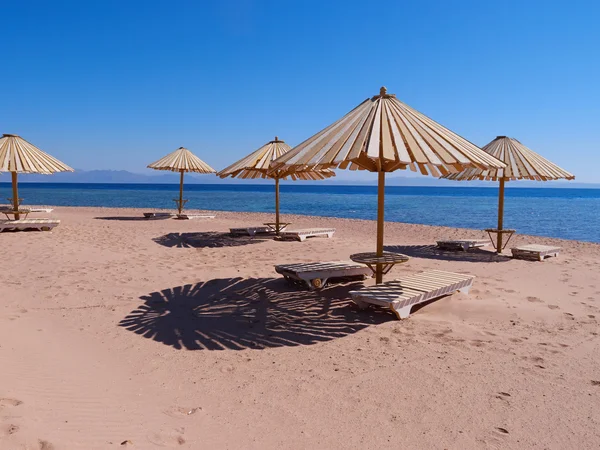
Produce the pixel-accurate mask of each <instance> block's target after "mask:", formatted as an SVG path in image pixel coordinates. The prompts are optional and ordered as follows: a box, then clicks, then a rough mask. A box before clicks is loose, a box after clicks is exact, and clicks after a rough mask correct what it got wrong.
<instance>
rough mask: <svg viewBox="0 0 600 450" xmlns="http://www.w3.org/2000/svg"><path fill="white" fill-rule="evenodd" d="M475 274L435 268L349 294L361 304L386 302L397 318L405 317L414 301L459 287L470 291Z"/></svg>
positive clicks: (418, 301)
mask: <svg viewBox="0 0 600 450" xmlns="http://www.w3.org/2000/svg"><path fill="white" fill-rule="evenodd" d="M474 278H475V277H474V276H473V275H465V274H459V273H452V272H443V271H439V270H432V271H430V272H424V273H420V274H416V275H412V276H407V277H406V278H403V279H399V280H394V281H389V282H387V283H383V284H379V285H376V286H370V287H365V288H362V289H359V290H357V291H351V292H350V295H351V297H352V301H353V302H354V303H356V305H357V306H358V307H359V308H366V307H367V306H369V305H370V304H373V305H377V306H384V307H387V308H390V309H391V310H392V311H393V312H394V314H396V317H398V319H406V318H407V317H408V316H409V315H410V310H411V309H412V307H413V306H414V305H417V304H419V303H423V302H426V301H429V300H432V299H434V298H438V297H443V296H445V295H449V294H453V293H455V292H457V291H461V292H465V293H467V292H468V291H469V288H470V287H471V285H472V284H473V279H474Z"/></svg>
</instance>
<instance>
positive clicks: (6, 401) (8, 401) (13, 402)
mask: <svg viewBox="0 0 600 450" xmlns="http://www.w3.org/2000/svg"><path fill="white" fill-rule="evenodd" d="M22 403H23V402H22V401H21V400H17V399H16V398H2V397H0V408H4V407H7V406H19V405H21V404H22Z"/></svg>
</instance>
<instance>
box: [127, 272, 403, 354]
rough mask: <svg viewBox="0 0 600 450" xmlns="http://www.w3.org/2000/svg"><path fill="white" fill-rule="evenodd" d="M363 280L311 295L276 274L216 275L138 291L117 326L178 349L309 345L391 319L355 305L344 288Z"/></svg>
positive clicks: (357, 285) (380, 311) (240, 348)
mask: <svg viewBox="0 0 600 450" xmlns="http://www.w3.org/2000/svg"><path fill="white" fill-rule="evenodd" d="M360 285H361V284H357V283H353V284H346V285H337V286H334V287H331V288H329V289H324V290H322V291H320V292H314V291H308V290H299V289H298V288H294V287H292V286H290V285H288V284H287V283H286V282H285V281H284V280H283V279H280V278H258V279H255V278H254V279H253V278H250V279H244V278H224V279H214V280H210V281H207V282H201V283H197V284H194V285H185V286H178V287H175V288H171V289H165V290H163V291H160V292H153V293H151V294H149V295H147V296H143V297H141V299H142V300H143V301H144V303H143V304H142V305H140V306H139V307H138V308H137V309H135V310H134V311H132V312H131V313H130V314H129V315H128V316H127V317H125V318H124V319H123V320H122V321H121V322H120V324H119V325H120V326H122V327H124V328H127V329H128V330H130V331H133V332H134V333H137V334H139V335H141V336H143V337H145V338H147V339H153V340H155V341H157V342H162V343H163V344H165V345H168V346H172V347H174V348H176V349H187V350H243V349H264V348H272V347H283V346H297V345H311V344H316V343H318V342H325V341H329V340H332V339H335V338H341V337H344V336H347V335H349V334H353V333H356V332H357V331H359V330H361V329H363V328H365V327H367V326H369V325H374V324H379V323H383V322H387V321H389V320H394V316H393V315H391V314H389V313H388V312H386V311H383V310H370V309H369V310H365V311H360V310H358V309H357V308H356V307H354V305H353V304H352V303H351V302H350V300H349V299H348V291H350V290H352V289H356V288H357V287H359V286H360Z"/></svg>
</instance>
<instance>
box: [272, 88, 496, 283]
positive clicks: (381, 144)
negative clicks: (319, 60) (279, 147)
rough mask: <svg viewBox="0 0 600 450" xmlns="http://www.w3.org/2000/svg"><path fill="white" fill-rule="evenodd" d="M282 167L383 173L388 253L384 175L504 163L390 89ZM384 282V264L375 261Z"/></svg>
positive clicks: (380, 219)
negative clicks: (420, 110) (415, 108)
mask: <svg viewBox="0 0 600 450" xmlns="http://www.w3.org/2000/svg"><path fill="white" fill-rule="evenodd" d="M273 167H274V168H275V169H278V170H289V171H294V170H306V169H308V168H311V169H328V168H341V169H346V168H349V169H351V170H352V169H354V170H356V169H359V170H360V169H362V170H368V171H371V172H377V173H378V207H377V256H378V257H382V256H383V224H384V193H385V174H386V172H393V171H395V170H398V169H407V168H408V169H411V170H413V171H419V172H421V173H422V174H423V175H429V174H430V175H433V176H440V175H445V174H448V173H453V172H458V171H460V170H463V169H465V168H467V167H478V168H482V169H487V168H490V167H504V164H503V163H501V162H500V161H498V160H497V159H495V158H494V157H493V156H491V155H489V154H488V153H486V152H484V151H482V150H481V149H479V148H478V147H476V146H475V145H473V144H472V143H470V142H469V141H467V140H466V139H464V138H462V137H460V136H458V135H457V134H455V133H453V132H452V131H450V130H448V129H446V128H444V127H443V126H441V125H440V124H438V123H436V122H434V121H433V120H431V119H430V118H429V117H427V116H425V115H423V114H421V113H420V112H418V111H416V110H414V109H412V108H411V107H409V106H408V105H406V104H404V103H402V102H401V101H399V100H398V99H397V98H396V96H395V95H392V94H388V93H387V91H386V88H385V87H382V88H381V90H380V92H379V95H376V96H374V97H372V98H368V99H366V100H365V101H363V102H362V103H361V104H360V105H358V106H357V107H356V108H354V109H353V110H352V111H350V112H349V113H348V114H346V115H345V116H344V117H342V118H341V119H340V120H338V121H337V122H335V123H333V124H332V125H330V126H328V127H327V128H325V129H324V130H322V131H320V132H319V133H317V134H315V135H314V136H312V137H310V138H308V139H307V140H306V141H304V142H303V143H301V144H300V145H298V146H297V147H295V148H293V149H292V150H290V151H289V152H287V153H286V154H284V155H283V156H281V157H280V158H278V159H277V160H276V161H274V163H273ZM376 269H377V270H376V282H377V283H381V281H382V278H383V265H382V264H377V266H376Z"/></svg>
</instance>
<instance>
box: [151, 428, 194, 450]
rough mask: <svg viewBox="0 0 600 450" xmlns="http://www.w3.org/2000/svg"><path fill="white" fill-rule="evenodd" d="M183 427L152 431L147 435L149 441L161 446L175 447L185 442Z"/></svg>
mask: <svg viewBox="0 0 600 450" xmlns="http://www.w3.org/2000/svg"><path fill="white" fill-rule="evenodd" d="M184 431H185V430H184V429H183V428H175V429H173V430H161V431H157V432H152V433H150V434H149V435H147V438H148V441H150V442H151V443H152V444H154V445H158V446H160V447H173V446H174V445H183V444H185V438H184V437H183V433H184Z"/></svg>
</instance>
